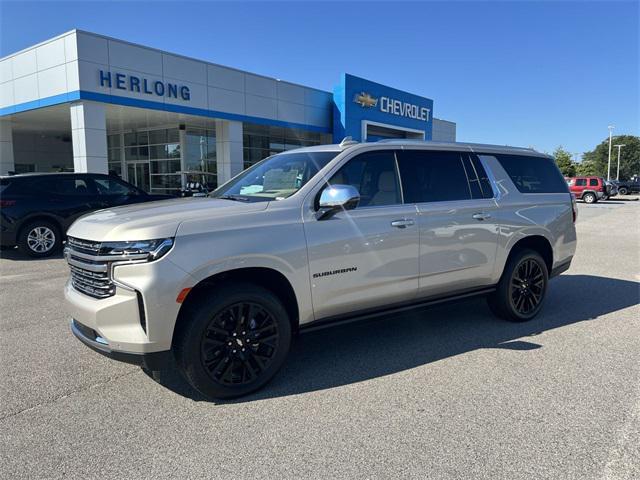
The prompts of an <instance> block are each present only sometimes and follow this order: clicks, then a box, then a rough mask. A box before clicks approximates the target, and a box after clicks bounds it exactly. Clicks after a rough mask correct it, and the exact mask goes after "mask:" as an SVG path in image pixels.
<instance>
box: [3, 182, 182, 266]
mask: <svg viewBox="0 0 640 480" xmlns="http://www.w3.org/2000/svg"><path fill="white" fill-rule="evenodd" d="M167 198H173V197H171V196H169V195H150V194H148V193H146V192H144V191H143V190H140V189H139V188H137V187H135V186H134V185H131V184H130V183H127V182H125V181H123V180H121V179H120V178H118V177H114V176H109V175H101V174H98V173H40V174H32V173H28V174H23V175H13V176H8V177H0V245H2V247H3V248H4V247H13V246H15V245H18V246H19V247H20V249H21V250H23V251H24V252H26V253H28V254H29V255H31V256H33V257H46V256H48V255H51V254H52V253H54V252H55V251H56V250H58V249H59V248H60V246H61V245H62V241H63V239H64V237H65V234H66V232H67V229H68V228H69V226H70V225H71V224H72V223H73V222H74V221H75V220H76V219H77V218H78V217H80V216H81V215H83V214H85V213H87V212H90V211H92V210H98V209H101V208H107V207H114V206H119V205H129V204H132V203H141V202H150V201H153V200H164V199H167Z"/></svg>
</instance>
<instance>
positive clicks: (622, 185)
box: [614, 177, 640, 195]
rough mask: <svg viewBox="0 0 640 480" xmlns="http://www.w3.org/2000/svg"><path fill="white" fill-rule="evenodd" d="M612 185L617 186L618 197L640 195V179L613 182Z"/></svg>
mask: <svg viewBox="0 0 640 480" xmlns="http://www.w3.org/2000/svg"><path fill="white" fill-rule="evenodd" d="M614 183H615V184H616V185H618V193H619V194H620V195H628V194H630V193H640V178H637V177H636V178H634V179H633V180H614Z"/></svg>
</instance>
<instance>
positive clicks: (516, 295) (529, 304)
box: [488, 249, 549, 322]
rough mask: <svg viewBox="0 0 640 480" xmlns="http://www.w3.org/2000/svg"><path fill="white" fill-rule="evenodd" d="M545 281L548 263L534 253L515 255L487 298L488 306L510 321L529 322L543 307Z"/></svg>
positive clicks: (547, 276) (525, 252)
mask: <svg viewBox="0 0 640 480" xmlns="http://www.w3.org/2000/svg"><path fill="white" fill-rule="evenodd" d="M548 282H549V273H548V270H547V264H546V263H545V261H544V260H543V259H542V257H541V256H540V255H539V254H538V253H537V252H535V251H534V250H528V249H527V250H520V251H518V252H515V253H514V254H512V255H511V256H510V258H509V260H508V261H507V265H506V266H505V269H504V272H503V273H502V277H501V278H500V282H499V283H498V288H497V289H496V291H495V292H494V293H493V294H491V296H489V297H488V303H489V307H490V308H491V310H492V311H493V313H494V314H496V315H497V316H498V317H500V318H504V319H505V320H509V321H511V322H525V321H527V320H531V319H532V318H533V317H535V316H536V315H537V314H538V312H539V311H540V309H541V308H542V303H543V301H544V298H545V294H546V292H547V283H548Z"/></svg>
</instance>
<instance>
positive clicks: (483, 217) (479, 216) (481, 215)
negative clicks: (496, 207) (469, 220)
mask: <svg viewBox="0 0 640 480" xmlns="http://www.w3.org/2000/svg"><path fill="white" fill-rule="evenodd" d="M472 216H473V218H475V219H476V220H480V221H482V220H486V219H487V218H491V214H490V213H474V214H473V215H472Z"/></svg>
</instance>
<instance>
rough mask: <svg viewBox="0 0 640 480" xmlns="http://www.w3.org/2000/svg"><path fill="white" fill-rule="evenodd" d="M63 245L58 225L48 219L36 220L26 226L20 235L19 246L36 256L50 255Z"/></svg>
mask: <svg viewBox="0 0 640 480" xmlns="http://www.w3.org/2000/svg"><path fill="white" fill-rule="evenodd" d="M61 245H62V234H61V233H60V229H59V228H58V226H57V225H56V224H55V223H53V222H50V221H48V220H36V221H34V222H31V223H29V224H28V225H26V226H24V227H23V228H22V229H21V230H20V235H19V237H18V247H19V248H20V250H22V251H23V252H25V253H26V254H27V255H29V256H31V257H34V258H42V257H48V256H50V255H52V254H54V253H55V252H57V251H58V250H60V246H61Z"/></svg>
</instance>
